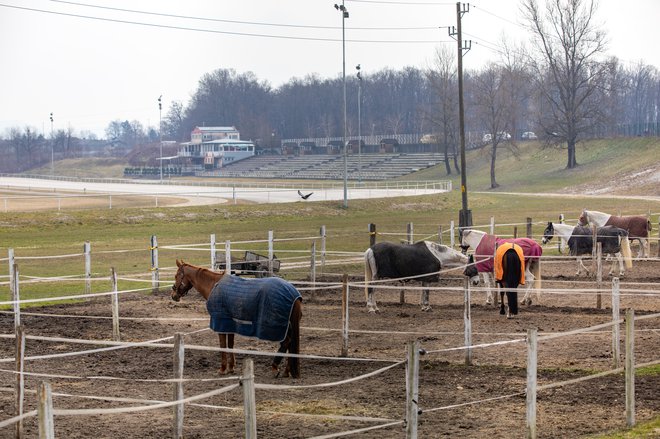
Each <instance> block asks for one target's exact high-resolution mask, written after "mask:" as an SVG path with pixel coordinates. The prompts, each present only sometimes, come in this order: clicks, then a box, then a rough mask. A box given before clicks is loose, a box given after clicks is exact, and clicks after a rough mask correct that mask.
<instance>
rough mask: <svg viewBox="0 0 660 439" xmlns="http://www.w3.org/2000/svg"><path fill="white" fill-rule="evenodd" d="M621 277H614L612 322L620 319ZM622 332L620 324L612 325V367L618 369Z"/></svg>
mask: <svg viewBox="0 0 660 439" xmlns="http://www.w3.org/2000/svg"><path fill="white" fill-rule="evenodd" d="M620 297H621V296H620V294H619V278H618V277H615V278H613V279H612V322H616V321H617V320H619V314H620V312H619V304H620ZM620 340H621V334H620V331H619V324H618V323H616V324H614V325H612V360H613V361H612V367H614V368H615V369H617V368H618V367H619V366H620V363H621V342H620Z"/></svg>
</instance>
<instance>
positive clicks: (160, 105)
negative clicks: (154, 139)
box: [158, 95, 163, 183]
mask: <svg viewBox="0 0 660 439" xmlns="http://www.w3.org/2000/svg"><path fill="white" fill-rule="evenodd" d="M162 97H163V95H160V96H158V137H160V182H161V183H162V182H163V116H162V114H163V103H162V102H161V98H162Z"/></svg>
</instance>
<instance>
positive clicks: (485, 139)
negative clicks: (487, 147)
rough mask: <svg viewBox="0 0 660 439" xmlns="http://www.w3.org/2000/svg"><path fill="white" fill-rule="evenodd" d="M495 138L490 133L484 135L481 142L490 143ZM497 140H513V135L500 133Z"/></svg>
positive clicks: (504, 132)
mask: <svg viewBox="0 0 660 439" xmlns="http://www.w3.org/2000/svg"><path fill="white" fill-rule="evenodd" d="M492 138H493V136H491V135H490V133H486V134H484V136H483V137H482V138H481V141H482V142H483V143H490V142H491V140H492ZM497 138H498V139H499V140H500V141H502V140H511V134H509V133H507V132H506V131H498V132H497Z"/></svg>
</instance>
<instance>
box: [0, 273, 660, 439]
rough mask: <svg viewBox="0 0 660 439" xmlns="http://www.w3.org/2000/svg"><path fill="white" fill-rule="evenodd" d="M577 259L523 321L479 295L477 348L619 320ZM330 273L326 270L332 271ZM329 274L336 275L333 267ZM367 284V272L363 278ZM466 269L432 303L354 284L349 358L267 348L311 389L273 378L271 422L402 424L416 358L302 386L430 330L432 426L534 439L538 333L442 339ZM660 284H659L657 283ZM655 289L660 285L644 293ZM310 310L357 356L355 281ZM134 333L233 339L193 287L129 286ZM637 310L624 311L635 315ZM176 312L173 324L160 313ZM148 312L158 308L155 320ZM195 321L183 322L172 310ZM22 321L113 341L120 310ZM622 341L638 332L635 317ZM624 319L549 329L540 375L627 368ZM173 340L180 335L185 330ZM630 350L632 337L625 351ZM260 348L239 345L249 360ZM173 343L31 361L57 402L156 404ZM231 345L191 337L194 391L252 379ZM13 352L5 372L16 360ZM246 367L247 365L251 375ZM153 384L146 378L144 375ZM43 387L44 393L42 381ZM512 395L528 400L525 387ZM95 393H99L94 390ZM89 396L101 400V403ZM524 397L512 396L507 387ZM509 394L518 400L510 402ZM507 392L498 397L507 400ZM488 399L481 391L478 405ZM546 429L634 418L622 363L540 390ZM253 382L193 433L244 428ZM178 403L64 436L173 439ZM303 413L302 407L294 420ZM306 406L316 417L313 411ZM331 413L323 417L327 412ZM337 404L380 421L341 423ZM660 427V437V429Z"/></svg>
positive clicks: (199, 408)
mask: <svg viewBox="0 0 660 439" xmlns="http://www.w3.org/2000/svg"><path fill="white" fill-rule="evenodd" d="M574 273H575V264H574V263H571V262H555V263H550V262H549V263H544V265H543V279H544V285H543V287H544V294H543V295H542V297H541V298H540V301H538V300H537V298H536V296H534V301H535V303H534V304H532V305H531V306H521V311H520V314H519V315H518V317H516V318H514V319H510V320H507V319H506V318H505V317H504V316H501V315H499V313H498V310H497V309H496V308H494V307H492V306H486V305H485V304H484V293H483V292H481V291H473V294H472V303H473V305H472V307H471V316H472V330H473V344H481V343H490V342H495V341H502V340H514V339H522V338H524V337H525V334H526V331H527V329H528V328H538V330H539V335H544V334H549V333H554V332H561V331H568V330H572V329H576V328H583V327H587V326H591V325H597V324H600V323H604V322H607V321H608V320H611V309H610V295H609V292H610V291H611V284H610V281H609V277H607V278H606V279H605V281H604V282H603V288H604V291H605V293H604V294H603V299H602V303H603V309H596V308H595V305H596V296H595V293H594V292H593V291H589V290H593V289H594V288H595V287H596V283H595V281H594V280H593V278H591V279H588V278H585V277H580V278H577V277H575V276H574ZM317 280H318V279H317ZM328 280H329V279H328ZM353 280H354V281H358V280H361V279H360V277H359V276H355V277H354V278H353ZM462 284H463V279H462V276H460V275H458V274H457V275H454V276H450V277H448V278H445V279H443V281H442V282H441V285H442V286H454V287H456V289H455V290H452V291H446V290H442V291H434V292H432V293H431V303H432V305H433V310H432V311H430V312H422V311H421V310H420V307H419V294H418V292H417V291H413V290H408V292H407V293H406V303H405V304H401V303H399V292H398V291H396V290H385V289H380V290H377V292H376V299H377V300H378V305H379V307H380V310H381V312H380V314H377V315H376V314H369V313H367V311H366V307H365V304H364V293H363V291H362V290H360V289H358V288H357V287H355V288H353V289H351V290H350V307H349V310H350V318H349V323H350V329H351V331H354V332H351V334H350V340H349V354H348V358H344V359H342V360H339V361H338V360H331V359H324V358H320V359H304V360H303V362H302V378H300V379H291V378H283V377H280V378H274V377H272V376H271V374H270V370H269V364H270V358H269V357H266V356H254V357H253V359H254V361H255V375H256V382H257V383H270V384H279V385H293V386H300V387H299V388H297V389H292V390H281V389H277V390H263V389H260V390H257V393H256V400H257V410H258V416H257V428H258V435H259V436H260V437H263V438H287V439H288V438H302V437H314V436H319V435H325V434H330V433H337V432H341V431H344V430H352V429H358V428H364V427H370V426H374V425H378V424H379V423H386V422H387V420H391V421H402V420H403V419H404V416H405V412H404V409H405V402H406V384H405V367H404V366H403V365H397V366H395V367H394V368H391V369H389V370H387V371H386V372H383V373H380V374H377V375H374V376H371V377H367V378H365V379H362V380H358V381H354V382H350V383H346V384H342V385H337V386H325V387H316V388H313V387H312V388H304V387H302V386H306V385H315V384H321V383H332V382H338V381H342V380H348V379H351V378H354V377H357V376H359V375H363V374H367V373H369V372H373V371H376V370H378V369H380V368H383V367H385V366H388V365H390V364H393V363H392V362H393V361H398V360H403V359H404V357H405V347H406V343H407V342H409V341H411V340H419V342H420V344H421V347H422V348H423V349H425V350H426V351H427V352H428V353H427V354H426V355H423V356H422V357H421V363H420V383H419V407H420V409H421V414H420V415H419V437H420V438H442V437H451V438H473V437H489V438H523V437H525V395H524V393H523V392H524V391H525V385H526V384H525V383H526V369H525V365H526V346H525V343H524V342H523V343H515V344H506V345H498V346H494V347H488V348H475V349H473V365H471V366H466V365H465V362H464V353H463V352H461V351H444V352H434V351H440V350H443V349H446V348H451V347H457V346H461V345H462V344H463V292H462ZM653 290H655V291H656V293H655V295H651V294H649V293H652V291H653ZM644 292H646V294H643V293H644ZM658 292H660V262H659V261H639V262H636V263H635V265H634V267H633V268H632V269H630V270H628V271H627V273H626V275H625V277H624V278H622V280H621V294H622V303H621V309H622V310H625V309H626V308H628V307H632V308H634V309H635V312H636V315H638V316H639V315H644V314H650V313H653V312H659V311H660V296H659V295H658ZM303 296H304V298H305V301H304V311H303V312H304V316H303V322H302V325H303V329H302V342H301V344H302V353H304V354H310V355H317V356H324V357H339V356H340V353H341V346H342V340H341V332H340V329H341V300H340V289H330V288H328V289H325V290H317V291H316V292H315V293H314V295H313V297H312V296H311V295H310V293H309V292H303ZM36 312H39V313H49V314H56V315H62V316H63V315H68V316H70V315H76V316H106V317H108V316H110V312H111V310H110V300H109V299H108V298H107V297H103V298H100V299H94V300H90V301H88V302H85V303H79V304H71V305H61V306H52V307H47V308H45V309H44V308H40V309H38V311H36ZM120 313H121V316H122V317H123V318H126V317H132V318H135V319H125V320H122V321H121V325H120V329H121V336H122V341H135V342H137V341H145V340H150V339H159V338H163V337H168V336H172V335H173V334H175V333H177V332H182V333H191V332H194V331H198V330H202V331H200V332H196V333H194V334H191V335H187V336H186V337H185V343H186V345H188V346H190V345H206V346H217V337H216V336H215V334H213V333H211V332H210V331H209V330H208V329H207V330H203V329H204V328H208V321H207V320H206V319H207V316H208V315H207V313H206V310H205V306H204V302H203V300H202V299H201V298H200V297H199V295H197V294H196V293H194V292H192V293H191V294H190V296H189V297H186V298H184V299H183V301H182V302H180V303H174V302H172V301H171V300H170V298H169V292H168V291H166V290H163V291H162V292H160V293H158V294H150V295H137V294H135V295H123V296H121V298H120ZM622 314H623V311H622ZM154 317H160V318H162V320H152V319H149V318H154ZM139 318H147V319H144V320H140V319H139ZM166 318H179V319H181V320H167V319H166ZM22 322H23V324H24V326H25V328H26V332H27V334H28V335H33V336H35V335H40V336H50V337H62V338H76V339H96V340H99V339H101V340H110V339H111V334H112V323H111V320H108V319H106V320H99V319H91V318H89V317H80V318H72V317H43V316H31V315H28V314H27V310H26V311H24V314H23V316H22ZM12 328H13V318H12V317H11V315H8V314H0V329H1V332H0V333H2V334H10V333H12V331H13V329H12ZM658 328H660V322H659V321H658V319H657V318H655V319H647V320H641V321H639V322H636V331H637V332H636V338H635V351H636V352H635V358H636V362H637V363H644V362H650V361H653V360H657V359H658V352H659V351H660V350H659V348H660V329H658ZM621 333H622V337H623V334H624V330H623V327H622V329H621ZM611 337H612V336H611V330H609V329H606V330H600V331H595V332H592V333H587V334H585V333H582V334H579V335H573V336H570V337H563V338H557V339H552V340H548V341H541V342H540V343H539V346H540V349H539V355H538V377H539V385H544V384H548V383H554V382H561V381H564V380H569V379H574V378H579V377H582V376H585V375H588V374H591V373H595V372H597V371H603V370H608V369H610V368H611V367H612V357H611V351H612V341H611ZM167 342H169V343H171V341H170V340H168V341H167ZM94 348H96V346H93V345H81V344H75V345H74V344H71V343H67V342H66V341H64V340H62V341H56V342H53V341H40V340H28V341H27V348H26V354H27V355H28V356H33V355H42V354H55V353H64V352H69V351H77V350H87V349H94ZM236 348H239V349H259V350H262V351H265V352H274V351H275V350H276V345H275V344H273V343H267V342H262V341H257V340H253V339H247V338H242V337H237V343H236ZM0 353H1V358H4V359H7V358H12V357H13V356H14V342H13V340H11V339H4V338H0ZM622 355H623V347H622ZM244 358H245V356H243V355H239V356H238V368H237V370H240V367H241V366H242V363H243V359H244ZM172 364H173V353H172V349H171V348H163V347H161V348H155V347H132V348H128V349H120V350H112V351H106V352H97V353H92V354H86V355H82V356H75V357H63V358H55V359H47V360H39V359H35V360H31V361H29V362H28V365H27V371H28V372H31V373H42V374H53V375H60V376H61V375H68V376H71V377H67V378H62V377H55V376H52V377H48V378H46V379H47V380H48V381H49V382H50V383H51V385H52V389H53V392H54V394H55V395H54V397H53V401H54V407H55V408H56V409H65V408H77V409H80V408H110V407H124V406H141V405H145V403H143V402H140V400H158V401H167V400H171V398H172V384H171V383H160V382H149V381H146V380H164V379H168V378H171V377H172V374H173V372H172V370H173V367H172ZM218 364H219V353H217V352H208V351H201V350H194V349H187V350H186V356H185V372H184V376H185V378H188V379H192V380H195V381H190V382H187V383H186V384H185V385H184V393H185V396H192V395H196V394H200V393H203V392H208V391H210V390H213V389H217V388H220V387H222V386H224V385H227V384H229V383H234V382H236V381H233V380H232V381H229V382H227V381H219V380H217V378H219V376H218V374H217V368H218ZM12 368H13V363H12V362H5V363H4V364H3V365H1V366H0V369H3V370H5V371H6V370H11V369H12ZM0 376H1V377H2V383H3V384H2V386H1V387H2V388H3V390H4V391H3V392H0V421H2V420H5V419H8V418H10V417H12V416H13V413H14V396H13V394H12V393H11V387H12V385H13V383H14V381H15V378H14V375H12V374H11V373H8V372H0ZM83 376H84V377H100V376H105V377H115V378H121V379H113V380H109V379H99V378H89V379H80V378H77V377H83ZM235 376H237V375H235ZM42 379H44V378H43V377H34V376H28V377H27V379H26V389H28V392H29V393H27V395H26V398H25V400H26V411H27V410H32V409H34V408H35V401H36V395H35V394H34V393H33V392H34V390H35V389H36V384H37V382H38V381H39V380H42ZM140 380H143V381H140ZM635 385H636V390H635V393H636V399H637V403H636V419H637V421H644V420H648V419H650V418H652V417H654V416H657V415H658V414H659V413H660V392H659V391H658V389H660V377H659V376H658V375H657V374H656V375H654V376H644V375H638V376H637V377H636V380H635ZM30 392H32V393H30ZM509 395H512V396H509ZM83 396H87V397H85V398H83ZM89 396H95V397H99V398H97V399H91V398H89ZM507 396H509V397H507ZM100 397H113V398H132V399H134V400H136V401H134V402H131V401H120V400H114V401H113V400H102V399H101V398H100ZM498 397H503V398H498ZM496 398H498V399H496ZM477 401H482V402H480V403H472V402H477ZM537 402H538V409H537V410H538V423H537V426H538V437H540V438H567V437H571V438H573V437H584V436H587V435H590V434H594V433H597V432H605V431H608V430H612V429H617V428H623V427H625V407H624V402H625V389H624V379H623V375H622V374H616V375H611V376H607V377H603V378H598V379H593V380H589V381H585V382H580V383H577V384H571V385H567V386H563V387H557V388H553V389H551V390H543V391H540V392H539V394H538V399H537ZM241 409H242V389H240V388H239V389H235V390H233V391H230V392H227V393H223V394H221V395H217V396H214V397H211V398H208V399H205V400H202V401H199V402H198V404H197V405H187V406H186V408H185V421H184V436H185V437H187V438H212V437H213V438H215V437H228V438H236V437H243V436H244V433H243V429H244V426H243V425H244V424H243V418H242V411H241ZM172 413H173V411H172V409H171V408H167V409H156V410H150V411H142V412H137V413H130V414H113V415H94V416H56V417H55V435H56V437H58V438H89V437H94V438H110V437H113V438H114V437H124V438H146V437H154V438H155V437H158V438H161V437H171V429H172V419H173V415H172ZM291 413H297V414H298V415H296V416H293V415H291ZM301 414H302V415H301ZM319 415H322V416H319ZM332 415H335V416H337V415H340V416H345V417H349V416H354V417H358V418H379V419H380V421H378V422H375V421H374V420H373V419H372V420H368V419H355V420H347V419H336V418H333V417H332ZM13 431H14V430H13V427H5V428H3V429H0V437H1V438H10V437H13ZM25 431H26V433H27V437H31V438H34V437H37V436H38V432H37V420H36V418H30V419H28V420H26V421H25ZM356 436H357V437H364V438H400V437H404V436H405V429H404V427H403V424H402V423H399V424H397V425H395V426H391V427H388V428H384V429H376V430H372V431H366V432H362V433H360V434H358V435H356ZM657 437H660V432H658V435H657Z"/></svg>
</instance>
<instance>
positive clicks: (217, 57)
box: [0, 0, 660, 138]
mask: <svg viewBox="0 0 660 439" xmlns="http://www.w3.org/2000/svg"><path fill="white" fill-rule="evenodd" d="M539 1H540V2H541V4H543V2H544V1H545V0H539ZM340 2H341V0H186V1H181V0H140V1H135V0H131V1H128V0H78V1H61V0H0V58H1V59H2V64H1V67H0V136H6V134H7V131H8V129H9V128H11V127H17V128H21V129H25V128H26V127H31V128H32V129H36V130H37V131H38V132H40V133H44V134H45V135H46V136H49V135H50V130H51V122H50V113H53V122H52V128H53V129H54V130H55V131H57V130H61V129H65V130H66V129H69V128H71V129H73V130H74V133H76V134H77V135H78V136H82V135H85V134H86V133H90V132H91V133H94V134H95V135H96V136H98V137H100V138H104V137H105V134H104V133H105V129H106V128H107V126H108V124H109V123H110V122H111V121H114V120H120V121H124V120H130V121H133V120H137V121H139V122H141V123H142V125H143V126H144V127H145V128H148V127H154V128H156V129H157V127H158V124H159V120H160V118H161V117H163V118H164V117H165V115H166V114H167V111H168V109H169V107H170V106H171V104H172V103H173V102H181V103H182V104H183V105H187V104H188V103H189V100H190V97H191V96H192V95H193V94H194V93H195V91H196V89H197V85H198V83H199V80H200V79H201V78H202V77H203V76H204V75H205V74H207V73H211V72H213V71H215V70H217V69H221V68H223V69H224V68H231V69H234V70H235V71H236V72H237V73H239V74H241V73H245V72H253V73H254V74H255V76H256V77H257V78H258V79H259V80H260V81H267V82H268V83H269V84H270V85H271V86H272V87H273V88H277V87H279V86H281V85H282V84H284V83H286V82H288V81H289V80H290V79H292V78H304V77H305V76H307V75H310V74H315V75H318V76H319V77H321V78H336V77H341V76H342V72H343V62H342V61H343V59H345V69H346V76H347V77H349V76H354V75H355V74H356V72H357V71H356V69H355V66H356V65H357V64H360V66H361V73H362V75H363V77H364V78H366V77H367V76H368V75H369V73H370V72H376V71H379V70H382V69H384V68H390V69H395V70H398V69H401V68H404V67H407V66H414V67H418V68H422V69H425V68H428V67H430V66H431V65H432V62H433V58H434V54H435V51H436V49H437V48H439V47H441V46H449V47H450V48H451V49H452V50H456V42H455V41H454V40H453V39H452V38H451V37H450V36H449V35H448V27H449V26H456V2H446V1H433V0H410V1H406V0H344V6H345V8H346V9H347V10H348V13H349V17H348V18H345V19H343V18H342V14H341V13H340V11H338V10H337V9H335V7H334V5H335V3H338V4H341V3H340ZM520 2H521V0H480V1H476V2H473V3H468V4H469V10H468V12H466V13H465V14H464V15H463V19H462V31H463V39H464V40H472V48H471V49H470V51H469V52H467V53H466V54H465V55H464V58H463V60H464V61H463V65H464V68H465V69H476V68H479V67H480V66H483V65H484V64H485V63H487V62H491V61H495V62H497V60H498V59H499V56H500V54H499V52H498V50H497V48H498V47H499V46H500V44H501V43H500V42H501V41H502V38H503V36H506V38H507V40H508V41H510V42H519V41H526V40H529V33H528V31H527V30H525V27H524V26H523V20H522V14H521V13H520ZM658 18H660V0H629V1H625V2H624V1H621V0H600V1H599V9H598V12H597V15H596V19H597V22H598V23H600V24H601V25H602V28H603V29H604V30H605V31H606V32H607V35H608V42H609V44H608V48H607V53H608V54H609V55H614V56H617V57H618V58H619V59H620V60H621V61H622V62H623V63H624V64H625V65H634V64H635V63H638V62H640V61H642V62H644V63H646V64H650V65H654V66H656V67H659V68H660V50H658V49H657V48H656V47H655V44H657V42H658V41H660V26H658V25H657V21H658ZM342 22H343V23H342ZM342 24H343V26H344V30H343V32H344V36H343V37H342ZM649 49H651V50H649ZM343 50H344V51H345V56H343ZM159 96H162V111H159V108H158V98H159ZM228 124H229V125H231V123H228Z"/></svg>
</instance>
